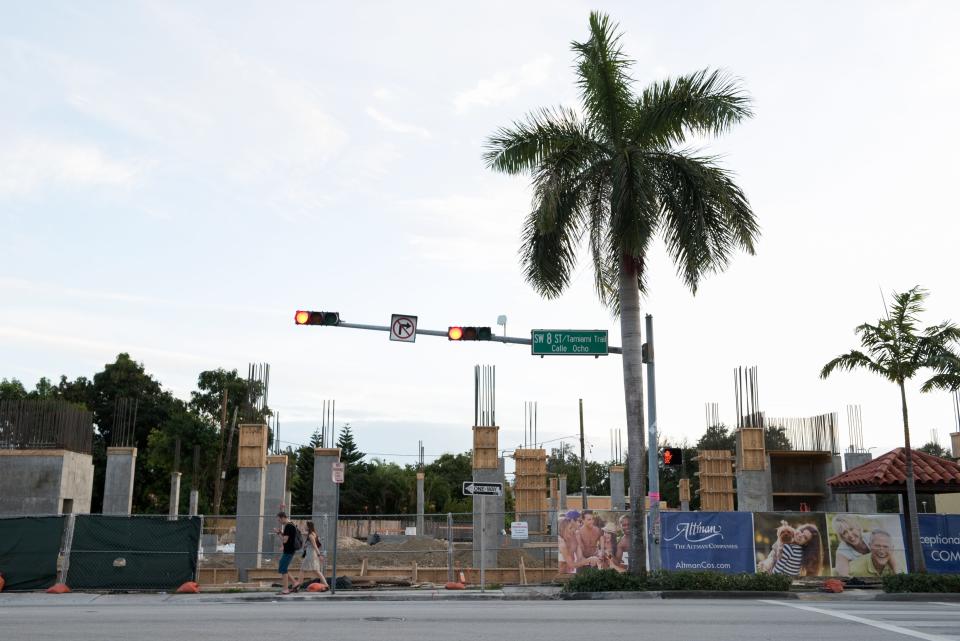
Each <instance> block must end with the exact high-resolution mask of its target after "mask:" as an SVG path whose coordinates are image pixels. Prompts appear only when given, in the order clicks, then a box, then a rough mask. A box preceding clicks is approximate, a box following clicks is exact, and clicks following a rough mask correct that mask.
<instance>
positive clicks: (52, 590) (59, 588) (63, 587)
mask: <svg viewBox="0 0 960 641" xmlns="http://www.w3.org/2000/svg"><path fill="white" fill-rule="evenodd" d="M67 592H70V588H68V587H67V584H66V583H57V584H55V585H52V586H50V587H49V588H47V594H66V593H67Z"/></svg>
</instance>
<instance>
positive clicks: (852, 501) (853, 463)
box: [843, 452, 877, 514]
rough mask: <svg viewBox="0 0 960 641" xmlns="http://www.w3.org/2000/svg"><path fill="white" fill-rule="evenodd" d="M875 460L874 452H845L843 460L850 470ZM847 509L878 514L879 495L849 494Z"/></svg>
mask: <svg viewBox="0 0 960 641" xmlns="http://www.w3.org/2000/svg"><path fill="white" fill-rule="evenodd" d="M872 460H873V454H871V453H870V452H844V454H843V462H844V467H846V469H847V471H848V472H849V471H850V470H852V469H853V468H855V467H860V466H861V465H863V464H865V463H868V462H870V461H872ZM846 497H847V504H846V511H847V512H853V513H855V514H876V513H877V495H876V494H847V495H846Z"/></svg>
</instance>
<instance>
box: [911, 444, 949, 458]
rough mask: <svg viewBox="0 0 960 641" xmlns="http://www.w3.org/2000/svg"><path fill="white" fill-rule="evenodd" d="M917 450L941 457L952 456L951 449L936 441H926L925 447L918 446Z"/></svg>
mask: <svg viewBox="0 0 960 641" xmlns="http://www.w3.org/2000/svg"><path fill="white" fill-rule="evenodd" d="M917 450H919V451H920V452H924V453H926V454H930V455H933V456H939V457H940V458H950V452H949V450H947V448H945V447H943V446H942V445H940V444H939V443H937V442H936V441H930V442H929V443H924V445H923V447H918V448H917Z"/></svg>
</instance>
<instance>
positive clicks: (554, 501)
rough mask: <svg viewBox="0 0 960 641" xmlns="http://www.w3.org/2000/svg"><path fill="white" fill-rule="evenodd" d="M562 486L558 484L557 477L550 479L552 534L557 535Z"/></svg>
mask: <svg viewBox="0 0 960 641" xmlns="http://www.w3.org/2000/svg"><path fill="white" fill-rule="evenodd" d="M559 494H560V485H559V484H558V483H557V477H556V476H551V477H550V534H551V535H552V536H556V535H557V506H558V505H559V499H560V496H559Z"/></svg>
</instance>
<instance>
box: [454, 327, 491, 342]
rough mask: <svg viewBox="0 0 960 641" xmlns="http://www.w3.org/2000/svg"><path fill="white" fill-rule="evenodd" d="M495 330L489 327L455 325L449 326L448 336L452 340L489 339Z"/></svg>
mask: <svg viewBox="0 0 960 641" xmlns="http://www.w3.org/2000/svg"><path fill="white" fill-rule="evenodd" d="M492 336H493V332H492V331H490V328H489V327H467V326H460V325H455V326H453V327H448V328H447V338H448V339H450V340H452V341H488V340H491V338H492Z"/></svg>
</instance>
